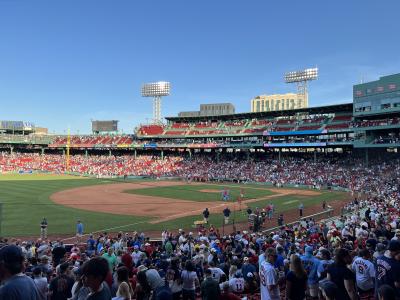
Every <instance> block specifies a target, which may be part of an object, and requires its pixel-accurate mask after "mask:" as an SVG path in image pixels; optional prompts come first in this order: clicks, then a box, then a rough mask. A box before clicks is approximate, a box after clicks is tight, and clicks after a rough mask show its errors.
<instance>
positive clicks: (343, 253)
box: [327, 248, 357, 300]
mask: <svg viewBox="0 0 400 300" xmlns="http://www.w3.org/2000/svg"><path fill="white" fill-rule="evenodd" d="M351 262H352V258H351V256H350V253H349V251H348V250H347V249H344V248H341V249H338V250H337V251H336V254H335V262H334V263H333V264H331V265H330V266H329V267H328V270H327V279H328V280H330V281H332V282H333V283H335V284H336V285H337V287H338V295H337V296H338V297H337V298H338V299H343V300H356V299H357V293H356V288H355V282H356V279H355V275H354V273H353V272H352V271H351V270H350V269H349V268H348V267H347V266H348V265H350V264H351Z"/></svg>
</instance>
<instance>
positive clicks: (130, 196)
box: [0, 74, 400, 238]
mask: <svg viewBox="0 0 400 300" xmlns="http://www.w3.org/2000/svg"><path fill="white" fill-rule="evenodd" d="M381 88H382V90H381ZM370 90H373V91H374V94H367V92H366V91H370ZM399 93H400V74H396V75H391V76H386V77H382V78H380V79H379V80H378V81H375V82H371V83H367V84H362V85H355V86H354V102H353V103H346V104H339V105H331V106H323V107H311V108H303V109H294V110H285V111H272V112H255V113H241V114H231V115H217V116H195V117H167V118H166V120H167V123H166V124H150V125H139V126H137V128H136V131H135V133H134V134H132V135H118V134H115V135H112V134H108V135H99V134H93V135H69V134H67V135H38V134H35V127H34V126H33V125H32V124H28V123H26V122H15V121H14V122H13V121H2V122H1V123H0V126H1V130H2V134H1V136H0V143H1V145H0V146H1V148H2V149H1V151H2V152H1V157H0V171H1V174H2V175H1V177H0V178H1V181H0V185H1V186H2V187H1V189H0V199H1V209H2V211H1V234H2V235H3V236H6V237H17V236H35V235H38V234H39V232H40V226H39V225H40V221H41V220H42V218H46V219H47V222H48V229H47V230H48V234H49V236H52V237H64V238H67V237H68V236H74V234H75V223H76V221H77V220H80V221H81V222H82V223H83V224H84V225H85V233H86V234H88V233H93V232H103V231H112V232H118V231H120V230H124V231H139V232H142V231H146V232H159V231H162V230H178V229H186V230H188V231H193V230H196V227H197V226H201V225H202V224H203V223H204V220H203V215H202V212H203V211H204V209H205V208H208V209H209V211H210V217H209V220H208V223H209V224H213V225H214V226H216V227H217V228H220V229H221V230H222V229H224V230H225V228H226V230H227V231H229V230H232V229H233V228H236V227H237V228H242V229H243V228H249V226H250V225H251V224H249V215H248V213H247V212H246V211H247V209H248V208H250V209H251V210H252V211H257V212H258V213H261V212H262V210H265V208H266V207H267V206H269V205H270V204H272V205H273V206H274V210H275V214H274V219H276V218H277V216H278V215H280V214H282V215H283V217H284V220H285V222H289V221H290V222H294V221H296V220H297V219H298V206H299V205H300V204H302V205H304V213H305V214H307V215H313V216H314V215H315V216H316V217H317V218H326V217H327V216H328V213H326V214H325V213H324V212H321V209H322V203H327V204H328V205H327V206H326V207H325V208H327V207H330V209H329V215H330V216H331V215H340V214H341V209H342V208H343V206H345V204H346V203H347V202H348V201H350V200H352V199H353V198H354V196H355V195H363V194H364V193H372V194H374V193H377V192H378V187H382V186H388V187H390V188H392V187H393V186H396V185H397V180H398V178H399V176H397V175H398V172H399V166H398V158H399V157H398V152H397V149H398V148H397V147H398V146H399V129H400V123H399V119H398V114H399V105H400V102H399V98H398V95H399ZM371 99H372V100H371ZM371 102H372V104H371ZM388 174H392V175H393V176H390V177H389V178H390V179H391V180H395V182H391V184H389V183H388V182H387V180H388ZM224 193H225V194H226V195H223V194H224ZM380 193H382V191H380ZM226 208H229V210H230V211H231V214H230V215H229V219H228V222H225V220H224V215H223V210H224V209H226ZM32 224H37V226H33V225H32ZM276 226H277V222H276V220H275V221H274V220H267V222H263V224H262V226H261V228H262V229H263V230H267V229H269V228H273V227H276Z"/></svg>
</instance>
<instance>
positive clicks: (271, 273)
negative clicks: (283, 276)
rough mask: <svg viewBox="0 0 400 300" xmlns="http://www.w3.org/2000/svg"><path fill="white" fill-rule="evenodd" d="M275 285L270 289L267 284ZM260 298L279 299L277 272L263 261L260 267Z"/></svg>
mask: <svg viewBox="0 0 400 300" xmlns="http://www.w3.org/2000/svg"><path fill="white" fill-rule="evenodd" d="M271 285H275V287H274V288H273V289H272V290H269V289H268V286H271ZM260 290H261V300H280V295H279V287H278V273H277V272H276V270H275V268H274V266H272V265H271V264H270V263H269V262H266V261H264V262H263V263H262V264H261V268H260Z"/></svg>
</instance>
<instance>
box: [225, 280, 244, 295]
mask: <svg viewBox="0 0 400 300" xmlns="http://www.w3.org/2000/svg"><path fill="white" fill-rule="evenodd" d="M229 287H230V289H231V291H232V292H235V293H243V291H244V278H231V279H229Z"/></svg>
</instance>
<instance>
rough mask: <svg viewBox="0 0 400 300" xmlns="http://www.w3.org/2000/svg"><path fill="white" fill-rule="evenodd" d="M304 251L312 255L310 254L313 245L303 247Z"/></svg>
mask: <svg viewBox="0 0 400 300" xmlns="http://www.w3.org/2000/svg"><path fill="white" fill-rule="evenodd" d="M304 251H305V253H306V254H308V255H312V254H313V247H311V246H307V247H306V248H305V249H304Z"/></svg>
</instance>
